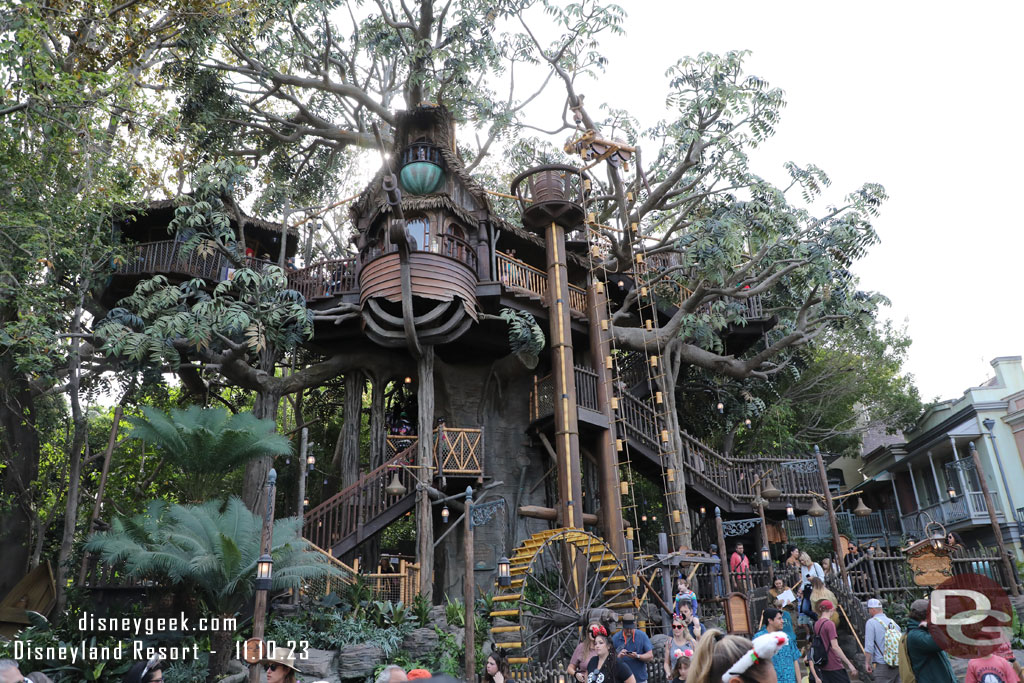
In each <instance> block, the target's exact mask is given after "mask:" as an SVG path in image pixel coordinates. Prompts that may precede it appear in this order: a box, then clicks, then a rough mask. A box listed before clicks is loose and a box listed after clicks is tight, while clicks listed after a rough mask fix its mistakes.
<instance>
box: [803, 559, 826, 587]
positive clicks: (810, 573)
mask: <svg viewBox="0 0 1024 683" xmlns="http://www.w3.org/2000/svg"><path fill="white" fill-rule="evenodd" d="M800 576H801V578H803V583H802V584H800V587H801V588H803V587H804V586H806V585H808V584H809V583H810V582H811V578H813V577H815V576H817V577H818V578H819V579H821V580H822V581H824V580H825V570H824V569H822V568H821V565H820V564H818V563H817V562H814V563H812V564H811V566H810V567H805V566H803V565H800Z"/></svg>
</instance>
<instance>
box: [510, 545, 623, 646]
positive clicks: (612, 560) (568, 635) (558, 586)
mask: <svg viewBox="0 0 1024 683" xmlns="http://www.w3.org/2000/svg"><path fill="white" fill-rule="evenodd" d="M510 570H511V571H510V573H511V576H512V584H511V585H510V586H505V587H500V586H499V587H498V594H497V595H496V596H495V597H494V602H493V604H492V610H491V613H490V616H491V639H492V641H493V642H494V647H495V648H501V649H503V650H504V651H505V652H506V654H507V655H508V658H509V660H508V661H509V663H510V664H516V665H523V664H529V663H531V662H533V663H537V662H540V663H544V664H549V663H553V662H556V661H561V660H565V661H568V659H569V657H570V655H572V651H573V649H575V647H576V645H577V644H578V643H579V642H580V635H581V633H582V631H581V628H582V627H585V626H586V625H587V622H588V621H589V620H591V619H594V618H600V619H602V620H604V621H609V620H610V619H612V618H614V616H615V615H616V614H622V613H625V612H633V611H636V610H637V609H639V607H640V601H639V600H638V599H637V596H636V590H635V587H634V585H633V582H632V580H631V577H630V576H629V575H628V574H627V573H626V571H625V567H624V565H623V563H622V562H621V561H620V559H619V558H617V557H616V556H615V554H614V553H613V552H612V551H611V549H610V548H609V547H608V546H607V545H606V544H605V542H604V541H602V540H601V539H600V538H598V537H597V536H595V535H593V534H590V533H587V532H585V531H579V530H575V529H553V530H550V531H542V532H540V533H536V534H534V535H533V536H531V537H530V538H528V539H526V540H525V541H523V543H522V544H521V545H520V546H519V547H518V548H516V551H515V554H514V555H513V556H512V557H511V558H510Z"/></svg>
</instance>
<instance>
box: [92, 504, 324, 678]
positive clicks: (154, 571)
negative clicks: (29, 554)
mask: <svg viewBox="0 0 1024 683" xmlns="http://www.w3.org/2000/svg"><path fill="white" fill-rule="evenodd" d="M301 524H302V521H301V520H300V519H299V518H298V517H289V518H286V519H278V520H276V521H275V522H274V528H273V538H272V546H271V556H272V557H273V558H274V573H273V583H272V590H274V591H280V590H286V589H295V590H298V589H299V588H300V584H301V582H302V581H303V580H309V579H316V578H321V577H323V576H325V575H331V576H336V577H339V578H340V577H341V576H342V574H343V573H342V572H341V570H339V569H337V568H336V567H334V566H333V565H331V564H329V563H328V562H327V560H326V558H324V556H323V555H322V554H321V553H319V552H317V551H315V550H312V549H311V547H310V545H309V543H308V542H306V541H305V540H304V539H303V538H302V537H301V536H300V533H299V532H300V530H301ZM261 525H262V520H261V519H260V518H259V517H258V516H256V515H254V514H253V513H251V512H249V510H248V509H247V508H246V507H245V505H244V503H243V502H242V501H241V499H239V498H237V497H232V498H230V499H228V501H227V502H226V503H225V502H220V501H210V502H207V503H203V504H202V505H174V504H168V503H166V502H164V501H159V500H157V501H153V502H151V503H150V504H149V506H148V508H147V510H146V512H144V513H142V514H139V515H135V516H134V517H131V518H127V519H115V520H114V522H113V526H112V528H111V529H110V531H104V532H100V533H96V534H93V535H92V536H91V537H90V539H89V541H88V543H86V546H85V547H86V550H88V551H90V552H95V553H99V554H100V556H101V557H102V559H103V561H104V562H106V563H108V564H120V565H122V566H123V571H124V572H125V573H126V574H127V575H128V576H133V577H147V578H151V579H157V580H160V581H163V582H166V583H169V584H171V585H174V586H180V587H182V588H183V589H185V590H189V591H191V592H193V593H194V594H195V595H196V597H197V598H198V599H199V600H200V602H201V603H202V605H203V607H204V608H205V609H206V611H207V612H208V613H209V614H211V615H214V616H217V617H225V618H230V617H234V615H236V614H238V612H239V611H241V610H242V609H243V607H244V606H245V604H246V603H247V602H248V600H249V599H250V598H251V596H252V594H253V591H254V590H255V578H256V562H257V560H258V559H259V557H260V532H261ZM232 636H233V634H232V633H230V632H227V631H216V632H214V633H213V634H211V647H212V650H213V651H214V652H216V655H215V656H214V657H213V658H212V659H211V662H210V677H211V678H210V679H211V680H212V678H213V677H214V676H216V675H217V674H221V673H223V672H224V667H225V665H226V664H227V661H228V659H229V658H230V651H231V648H230V642H231V638H232Z"/></svg>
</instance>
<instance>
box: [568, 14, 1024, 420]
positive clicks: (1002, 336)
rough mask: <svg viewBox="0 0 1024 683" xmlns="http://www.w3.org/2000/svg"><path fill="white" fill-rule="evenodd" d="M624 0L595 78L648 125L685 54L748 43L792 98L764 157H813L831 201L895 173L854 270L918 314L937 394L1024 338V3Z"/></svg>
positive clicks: (753, 63) (922, 362) (911, 323)
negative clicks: (1022, 200) (604, 67)
mask: <svg viewBox="0 0 1024 683" xmlns="http://www.w3.org/2000/svg"><path fill="white" fill-rule="evenodd" d="M620 4H622V5H623V6H624V7H625V9H626V10H627V12H628V13H629V17H628V19H627V22H626V32H627V35H626V37H625V38H615V39H609V40H606V41H605V43H604V51H605V54H607V56H608V57H609V58H610V59H611V64H610V65H609V67H608V77H607V78H604V79H602V82H601V86H602V87H603V88H605V91H604V92H602V93H600V94H598V93H596V92H593V91H594V89H595V87H596V86H594V85H592V84H591V85H588V86H586V87H584V88H583V90H584V91H585V92H592V93H593V94H594V95H595V96H596V97H597V98H599V99H600V100H605V101H609V102H612V103H613V104H615V106H618V107H622V108H624V109H628V110H629V111H630V112H632V113H633V114H634V115H635V116H638V117H639V118H640V119H641V122H642V123H644V124H650V123H652V122H653V121H655V120H656V119H657V118H659V117H660V116H661V115H662V114H660V112H662V111H663V108H664V93H665V92H666V87H665V84H666V79H665V77H664V72H665V69H666V68H667V67H668V66H669V65H670V64H672V63H674V62H675V61H676V59H678V58H679V57H682V56H684V55H696V54H698V53H700V52H704V51H713V52H724V51H726V50H732V49H749V50H752V51H753V55H752V56H751V57H750V59H749V61H748V73H752V74H755V75H757V76H760V77H762V78H765V79H767V80H768V81H769V82H770V83H771V84H772V85H773V86H777V87H781V88H783V89H784V90H785V91H786V99H787V101H788V105H787V107H786V108H785V109H784V110H783V113H782V122H781V125H780V126H779V127H778V134H777V135H776V136H775V137H774V138H773V139H772V140H771V141H769V143H768V144H766V145H764V147H763V148H761V150H759V151H757V152H755V154H754V156H753V160H754V168H755V170H756V171H758V172H759V173H761V174H762V175H765V176H766V177H768V178H771V179H777V180H778V182H781V181H782V179H783V176H782V175H781V174H782V173H783V171H782V163H783V162H785V161H787V160H792V161H795V162H797V163H798V164H806V163H815V164H817V165H818V166H820V167H822V168H823V169H824V170H825V171H826V172H827V173H828V174H829V175H830V177H831V178H832V181H833V187H832V190H833V191H834V193H835V194H834V196H835V197H836V201H839V198H840V197H841V196H842V195H844V194H846V193H847V192H848V191H850V190H853V189H856V188H857V187H859V186H860V185H861V184H862V183H863V182H865V181H872V182H880V183H882V184H883V185H884V186H885V188H886V190H887V191H888V193H889V195H890V199H889V201H888V202H887V203H886V204H885V205H884V206H883V207H882V215H881V217H880V218H879V219H878V220H877V221H876V227H877V229H878V232H879V234H880V235H881V238H882V243H881V244H880V245H878V246H876V247H874V249H873V250H872V252H871V254H870V255H869V256H868V258H867V259H865V260H864V261H862V262H861V263H859V264H858V265H857V267H856V272H857V273H858V274H859V275H860V277H861V283H862V287H863V288H864V289H871V290H877V291H880V292H882V293H883V294H885V295H886V296H888V297H889V298H890V299H891V300H892V307H891V309H889V315H890V317H892V318H893V319H894V320H896V321H897V322H902V321H904V320H906V322H907V325H908V330H909V332H910V335H911V338H912V339H913V340H914V343H913V346H912V347H911V350H910V360H909V363H908V364H907V369H908V370H909V371H910V372H911V373H913V374H914V375H915V377H916V381H917V385H918V387H919V388H920V389H921V394H922V397H923V398H924V399H925V400H930V399H932V398H936V397H940V398H952V397H955V396H959V395H960V394H961V393H962V392H963V390H964V389H966V388H967V387H969V386H974V385H976V384H979V383H980V382H982V381H983V380H985V379H986V378H987V377H989V376H991V374H992V368H991V366H990V365H989V361H990V360H991V359H992V358H994V357H996V356H1006V355H1020V354H1021V353H1022V352H1024V306H1021V303H1022V301H1024V287H1022V284H1024V279H1022V278H1021V275H1020V274H1019V273H1020V268H1019V266H1020V263H1021V260H1022V259H1024V231H1022V230H1021V223H1022V220H1021V217H1020V212H1019V211H1017V210H1016V199H1017V198H1018V197H1019V196H1020V189H1021V185H1022V182H1024V174H1022V173H1021V172H1020V170H1019V169H1020V163H1019V160H1020V159H1021V158H1022V157H1024V142H1022V138H1021V132H1020V130H1019V127H1020V126H1019V123H1018V122H1019V120H1020V118H1021V109H1020V108H1019V107H1018V106H1017V105H1018V104H1019V102H1020V97H1019V95H1018V93H1019V92H1020V88H1021V85H1020V81H1021V77H1022V73H1021V67H1022V59H1021V57H1020V55H1021V51H1020V48H1019V46H1020V45H1021V38H1020V30H1021V27H1022V26H1024V4H1021V3H1009V2H998V3H997V2H972V3H958V4H955V5H954V4H952V3H942V2H938V3H935V2H933V3H923V2H896V3H894V2H884V3H883V2H872V1H866V2H858V3H828V2H763V1H762V2H752V1H748V0H741V1H738V2H731V3H728V4H726V5H723V4H721V3H694V2H681V3H678V4H670V3H663V2H653V1H651V0H625V1H624V2H620ZM1014 45H1017V46H1018V47H1016V48H1015V47H1013V46H1014ZM555 118H556V119H557V115H556V116H555ZM1015 292H1016V293H1015Z"/></svg>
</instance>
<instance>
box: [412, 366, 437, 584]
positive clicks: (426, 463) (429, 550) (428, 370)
mask: <svg viewBox="0 0 1024 683" xmlns="http://www.w3.org/2000/svg"><path fill="white" fill-rule="evenodd" d="M416 370H417V379H418V386H417V387H416V395H417V401H418V403H419V415H418V422H417V426H418V430H417V433H418V434H419V439H418V441H417V447H416V466H417V469H416V471H417V473H418V475H417V476H418V478H420V479H422V480H423V481H424V482H425V483H427V484H429V483H430V482H432V481H433V479H434V444H433V443H432V439H431V435H432V434H433V433H434V347H433V346H426V347H424V349H423V355H422V356H421V357H420V359H419V362H418V363H417V368H416ZM416 562H417V563H418V564H419V565H420V593H421V594H422V595H424V596H425V597H426V598H427V599H428V600H433V599H434V511H433V510H432V509H431V505H430V493H429V491H427V488H426V487H424V486H417V487H416Z"/></svg>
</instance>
